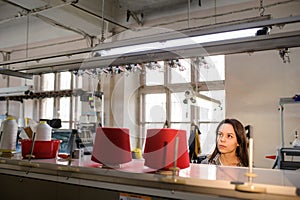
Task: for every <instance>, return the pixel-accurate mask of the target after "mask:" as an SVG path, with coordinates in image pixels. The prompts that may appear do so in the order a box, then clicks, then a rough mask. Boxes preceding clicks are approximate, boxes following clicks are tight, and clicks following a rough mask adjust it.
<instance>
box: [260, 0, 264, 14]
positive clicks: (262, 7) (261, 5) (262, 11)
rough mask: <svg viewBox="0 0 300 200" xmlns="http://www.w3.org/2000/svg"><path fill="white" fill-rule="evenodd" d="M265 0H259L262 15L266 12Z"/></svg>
mask: <svg viewBox="0 0 300 200" xmlns="http://www.w3.org/2000/svg"><path fill="white" fill-rule="evenodd" d="M263 3H264V1H263V0H259V12H260V13H259V14H260V16H264V12H265V8H264V5H263Z"/></svg>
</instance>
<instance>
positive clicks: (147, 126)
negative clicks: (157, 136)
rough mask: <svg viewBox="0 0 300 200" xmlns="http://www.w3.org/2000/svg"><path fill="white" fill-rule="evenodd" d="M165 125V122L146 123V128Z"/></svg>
mask: <svg viewBox="0 0 300 200" xmlns="http://www.w3.org/2000/svg"><path fill="white" fill-rule="evenodd" d="M163 127H164V123H151V124H146V125H145V128H146V130H147V129H149V128H163Z"/></svg>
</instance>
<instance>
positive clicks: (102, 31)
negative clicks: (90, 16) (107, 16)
mask: <svg viewBox="0 0 300 200" xmlns="http://www.w3.org/2000/svg"><path fill="white" fill-rule="evenodd" d="M101 12H102V16H101V18H102V30H101V42H104V40H105V37H104V0H102V11H101Z"/></svg>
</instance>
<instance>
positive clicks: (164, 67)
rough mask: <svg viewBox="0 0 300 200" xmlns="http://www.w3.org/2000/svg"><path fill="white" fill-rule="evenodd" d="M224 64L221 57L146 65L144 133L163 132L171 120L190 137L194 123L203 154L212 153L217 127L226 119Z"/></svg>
mask: <svg viewBox="0 0 300 200" xmlns="http://www.w3.org/2000/svg"><path fill="white" fill-rule="evenodd" d="M224 60H225V56H223V55H220V56H209V57H198V58H193V59H178V60H171V61H164V62H163V61H161V62H157V63H159V66H156V67H154V66H151V65H148V66H147V65H146V73H145V76H146V78H145V83H143V84H144V85H145V87H143V89H141V95H144V96H145V98H141V99H144V102H142V106H143V108H142V109H141V111H142V113H141V116H142V117H141V121H140V122H141V126H142V129H141V130H145V131H146V130H147V129H148V128H162V127H163V126H164V123H165V121H166V120H167V119H168V120H169V124H170V127H171V128H176V129H183V130H186V131H187V137H189V133H190V126H191V123H192V122H196V123H197V124H198V125H199V128H200V131H201V133H202V134H201V136H200V139H201V147H202V154H208V153H211V151H212V150H213V148H214V144H215V129H216V126H217V125H218V123H219V122H220V121H221V120H222V119H224V117H225V90H224V82H225V73H224V71H225V61H224ZM196 88H198V92H196V91H195V89H196ZM187 91H191V93H192V94H191V95H192V96H191V97H190V96H188V97H187V95H186V92H187ZM143 116H144V117H143Z"/></svg>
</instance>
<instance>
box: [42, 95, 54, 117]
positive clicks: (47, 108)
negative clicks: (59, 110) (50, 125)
mask: <svg viewBox="0 0 300 200" xmlns="http://www.w3.org/2000/svg"><path fill="white" fill-rule="evenodd" d="M53 109H54V98H45V99H42V116H41V117H40V118H41V119H53Z"/></svg>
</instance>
